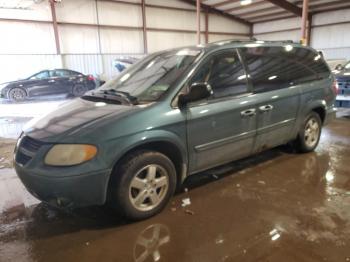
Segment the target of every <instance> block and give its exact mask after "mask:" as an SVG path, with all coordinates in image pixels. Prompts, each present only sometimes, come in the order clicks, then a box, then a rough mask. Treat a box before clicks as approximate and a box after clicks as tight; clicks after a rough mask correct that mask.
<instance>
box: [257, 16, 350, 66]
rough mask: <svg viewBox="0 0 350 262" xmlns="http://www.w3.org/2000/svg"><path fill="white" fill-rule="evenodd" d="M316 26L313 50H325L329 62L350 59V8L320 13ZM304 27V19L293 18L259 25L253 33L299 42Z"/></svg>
mask: <svg viewBox="0 0 350 262" xmlns="http://www.w3.org/2000/svg"><path fill="white" fill-rule="evenodd" d="M312 26H313V28H312V32H311V46H312V47H314V48H315V49H318V50H321V51H323V53H324V55H325V57H326V59H328V60H350V36H349V32H350V9H345V10H339V11H332V12H326V13H320V14H316V15H314V16H313V23H312ZM300 27H301V19H300V18H290V19H284V20H277V21H272V22H266V23H257V24H255V25H254V27H253V34H254V37H256V38H257V39H261V40H293V41H296V42H299V41H300V38H301V32H300ZM274 31H275V32H274Z"/></svg>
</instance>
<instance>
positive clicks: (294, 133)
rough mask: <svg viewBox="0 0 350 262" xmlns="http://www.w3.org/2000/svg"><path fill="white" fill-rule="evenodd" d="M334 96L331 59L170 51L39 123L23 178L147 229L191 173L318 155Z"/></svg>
mask: <svg viewBox="0 0 350 262" xmlns="http://www.w3.org/2000/svg"><path fill="white" fill-rule="evenodd" d="M336 93H337V90H336V85H335V83H334V78H333V76H332V74H331V72H330V69H329V67H328V66H327V64H326V62H325V61H324V59H323V57H322V55H321V54H319V53H318V52H317V51H315V50H314V49H312V48H310V47H305V46H301V45H299V44H295V43H292V42H265V41H255V40H252V41H250V40H247V41H223V42H217V43H211V44H208V45H205V46H193V47H185V48H177V49H172V50H167V51H162V52H158V53H154V54H151V55H148V56H146V57H145V58H143V59H141V60H140V61H138V62H137V63H136V64H134V65H133V66H132V67H130V68H128V69H127V70H126V71H124V72H123V73H121V74H120V75H118V77H116V78H115V79H112V80H110V81H109V82H107V83H106V84H104V85H103V86H102V87H100V88H98V89H96V90H93V91H89V92H88V93H86V94H85V95H84V96H82V97H81V98H77V99H74V100H72V101H70V102H67V103H66V104H64V105H63V106H61V107H60V108H59V109H57V110H56V111H54V112H51V113H49V114H47V115H46V116H44V117H42V118H40V119H36V120H34V121H31V123H29V124H28V126H27V127H26V128H25V129H24V131H23V133H22V134H21V136H20V138H19V140H18V143H17V146H16V149H15V157H14V160H15V169H16V172H17V174H18V176H19V177H20V179H21V181H22V182H23V184H24V185H25V186H26V188H27V189H28V191H29V192H31V194H33V195H34V196H35V197H37V198H38V199H40V200H42V201H45V202H47V203H49V204H52V205H55V206H59V207H80V206H89V205H104V204H110V205H112V206H113V207H115V208H116V209H118V210H119V211H120V213H121V214H123V215H124V216H125V217H127V218H129V219H133V220H138V219H144V218H147V217H150V216H152V215H155V214H156V213H158V212H160V211H161V210H162V209H163V208H164V207H165V206H166V204H167V202H168V201H169V199H170V198H171V196H172V195H173V194H174V192H175V190H176V189H179V188H180V187H181V184H182V182H183V181H184V180H185V179H186V177H187V176H189V175H192V174H195V173H198V172H200V171H203V170H206V169H209V168H213V167H216V166H219V165H222V164H225V163H228V162H231V161H233V160H237V159H240V158H243V157H246V156H249V155H252V154H256V153H258V152H260V151H262V150H266V149H268V148H272V147H276V146H278V145H281V144H286V143H288V142H292V143H291V144H292V145H294V146H295V147H296V149H298V151H300V152H310V151H312V150H314V149H315V147H316V146H317V144H318V142H319V139H320V134H321V128H322V126H323V125H325V124H327V123H328V122H329V121H330V120H331V119H332V118H334V116H335V111H336V110H335V108H334V101H335V97H336Z"/></svg>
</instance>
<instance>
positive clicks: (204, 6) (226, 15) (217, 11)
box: [179, 0, 251, 25]
mask: <svg viewBox="0 0 350 262" xmlns="http://www.w3.org/2000/svg"><path fill="white" fill-rule="evenodd" d="M179 1H180V2H183V3H187V4H190V5H194V6H196V2H194V1H192V0H179ZM200 5H201V8H203V9H208V11H209V12H211V13H214V14H218V15H221V16H224V17H227V18H229V19H231V20H234V21H236V22H239V23H242V24H245V25H251V23H250V22H248V21H247V20H245V19H242V18H239V17H237V16H235V15H231V14H227V13H225V12H224V11H221V10H218V9H215V8H213V7H211V6H209V5H205V4H200Z"/></svg>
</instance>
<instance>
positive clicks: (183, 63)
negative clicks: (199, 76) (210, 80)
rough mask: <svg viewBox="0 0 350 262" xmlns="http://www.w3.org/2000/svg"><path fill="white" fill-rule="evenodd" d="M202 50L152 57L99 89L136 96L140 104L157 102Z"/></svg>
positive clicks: (194, 49) (160, 54)
mask: <svg viewBox="0 0 350 262" xmlns="http://www.w3.org/2000/svg"><path fill="white" fill-rule="evenodd" d="M200 53H201V50H200V49H199V48H192V49H188V48H187V49H182V50H172V51H166V52H162V53H157V54H153V55H149V56H147V57H145V58H144V59H142V60H141V61H139V62H137V63H136V64H135V65H133V66H131V67H130V68H129V69H127V70H126V71H124V72H123V73H122V74H120V75H119V76H118V77H116V78H114V79H112V80H110V81H108V82H107V83H106V84H104V85H103V86H102V87H101V88H100V89H99V90H101V91H103V90H109V91H110V90H115V91H117V92H120V93H122V92H123V93H126V94H128V95H129V96H130V97H135V98H136V99H137V101H138V102H139V103H142V102H153V101H157V100H158V99H159V98H160V97H161V96H162V95H163V94H164V93H165V92H166V91H167V90H168V89H169V88H171V87H172V86H173V85H174V84H175V83H176V81H177V80H178V79H179V78H180V77H181V75H182V74H183V73H184V72H185V71H186V70H187V69H188V68H189V67H190V66H191V65H192V64H193V62H194V61H195V59H196V58H197V57H198V56H199V54H200Z"/></svg>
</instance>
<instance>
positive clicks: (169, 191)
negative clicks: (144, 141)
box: [109, 150, 176, 220]
mask: <svg viewBox="0 0 350 262" xmlns="http://www.w3.org/2000/svg"><path fill="white" fill-rule="evenodd" d="M175 187H176V170H175V167H174V164H173V163H172V161H171V160H170V159H169V158H168V157H167V156H165V155H163V154H161V153H159V152H154V151H144V150H142V151H138V152H136V153H134V154H131V155H129V156H127V157H126V158H125V159H124V161H122V163H121V164H120V165H119V167H118V168H116V170H115V171H114V172H113V174H112V178H111V183H110V185H109V191H110V197H109V202H110V204H111V205H112V206H113V207H115V208H116V209H117V210H118V211H119V212H121V213H122V214H123V215H124V216H125V217H126V218H128V219H131V220H140V219H145V218H148V217H151V216H153V215H155V214H157V213H159V212H160V211H161V210H162V209H163V208H164V207H165V206H166V204H167V202H168V201H169V199H170V198H171V196H172V195H173V194H174V191H175Z"/></svg>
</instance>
